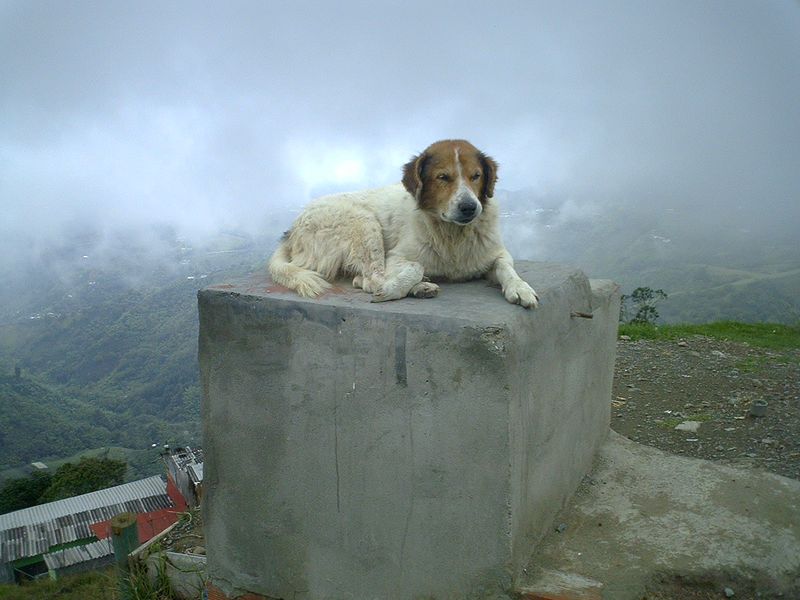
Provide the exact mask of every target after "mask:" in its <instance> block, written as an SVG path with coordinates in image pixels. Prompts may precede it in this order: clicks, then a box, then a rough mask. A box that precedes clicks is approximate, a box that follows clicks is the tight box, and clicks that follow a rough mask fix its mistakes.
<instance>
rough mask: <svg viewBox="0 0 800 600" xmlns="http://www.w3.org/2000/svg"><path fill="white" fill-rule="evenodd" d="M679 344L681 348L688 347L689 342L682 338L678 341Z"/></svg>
mask: <svg viewBox="0 0 800 600" xmlns="http://www.w3.org/2000/svg"><path fill="white" fill-rule="evenodd" d="M678 346H680V347H681V348H687V347H688V346H689V344H687V343H686V340H681V341H680V342H678Z"/></svg>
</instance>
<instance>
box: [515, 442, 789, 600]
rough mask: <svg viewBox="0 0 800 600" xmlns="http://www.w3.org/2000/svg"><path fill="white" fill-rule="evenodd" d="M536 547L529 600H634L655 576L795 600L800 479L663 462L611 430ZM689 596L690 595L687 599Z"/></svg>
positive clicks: (527, 582) (527, 581)
mask: <svg viewBox="0 0 800 600" xmlns="http://www.w3.org/2000/svg"><path fill="white" fill-rule="evenodd" d="M557 520H558V522H559V524H561V523H563V524H564V525H565V526H566V528H565V529H564V530H563V531H562V532H560V533H559V532H557V531H556V530H555V528H552V529H551V531H550V533H548V535H547V536H546V537H545V538H544V539H543V540H542V541H541V543H540V544H539V545H538V546H537V547H536V551H535V552H534V554H533V556H532V557H531V558H530V560H529V563H528V566H527V567H526V569H525V572H524V573H523V577H522V578H521V580H520V589H521V590H522V591H527V592H528V594H529V596H528V597H531V598H546V597H558V598H586V599H589V598H598V599H599V598H604V599H608V600H634V599H635V600H639V599H640V598H642V597H643V595H642V594H643V592H644V590H645V586H646V585H647V583H648V582H650V581H651V580H652V579H653V577H654V576H656V575H657V574H671V573H672V574H679V575H681V576H682V577H685V578H689V579H692V578H694V579H697V580H709V581H713V582H718V584H719V585H718V587H717V589H718V590H719V592H720V595H719V597H724V596H723V595H722V590H723V586H726V585H731V587H732V588H733V589H734V590H735V589H736V588H737V586H736V585H734V584H728V583H726V582H727V581H733V580H738V581H747V580H750V579H753V580H756V581H758V586H756V587H759V586H760V588H759V589H761V590H763V593H764V594H765V597H766V595H767V594H769V597H774V596H773V595H772V594H773V593H783V594H785V596H784V597H785V598H787V599H788V598H800V579H798V578H800V481H796V480H794V479H787V478H785V477H781V476H779V475H773V474H771V473H766V472H763V471H757V470H753V469H742V468H734V467H729V466H725V465H721V464H718V463H711V462H709V461H705V460H699V459H693V458H684V457H679V456H675V455H671V454H666V453H664V452H661V451H660V450H656V449H655V448H651V447H648V446H643V445H641V444H637V443H635V442H632V441H630V440H628V439H627V438H624V437H622V436H620V435H618V434H616V433H614V432H612V433H611V435H610V436H609V439H608V441H607V442H606V443H605V444H604V445H603V447H602V449H601V451H600V453H599V455H598V460H597V464H596V466H595V468H594V469H593V471H592V473H591V475H590V477H587V478H586V479H585V480H584V482H583V483H582V484H581V486H580V488H579V490H578V493H577V494H576V495H575V498H574V501H573V502H572V503H571V504H570V506H569V507H568V508H567V509H565V511H564V512H563V513H562V514H560V515H559V516H558V519H557ZM692 597H694V596H692Z"/></svg>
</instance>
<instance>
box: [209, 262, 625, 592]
mask: <svg viewBox="0 0 800 600" xmlns="http://www.w3.org/2000/svg"><path fill="white" fill-rule="evenodd" d="M517 267H518V271H519V272H520V275H521V276H522V277H523V278H524V279H526V280H527V281H528V282H529V283H531V285H533V287H534V288H535V289H536V290H537V292H538V293H539V296H540V298H541V304H540V307H539V308H538V309H537V310H533V311H529V310H525V309H523V308H521V307H519V306H515V305H510V304H508V303H507V302H506V301H505V300H504V299H503V298H502V296H501V294H500V292H499V290H497V289H493V288H490V287H488V286H487V284H486V282H484V281H476V282H469V283H459V284H445V285H443V286H442V291H441V293H440V295H439V297H438V298H435V299H427V300H418V299H404V300H400V301H395V302H388V303H383V304H372V303H370V302H369V296H368V295H366V294H363V293H362V292H360V291H356V290H352V288H350V287H349V286H346V285H343V286H342V287H341V288H337V289H335V290H334V291H333V292H332V293H330V294H328V295H326V296H325V297H323V298H320V299H317V300H307V299H301V298H299V297H297V296H296V295H294V294H292V293H289V292H287V291H286V290H282V289H281V288H278V287H275V286H273V285H272V284H271V283H270V282H269V281H268V280H267V279H266V275H258V276H254V277H253V278H251V279H248V280H246V281H231V282H230V283H228V284H224V285H217V286H212V287H210V288H207V289H205V290H203V291H201V292H200V293H199V308H200V366H201V380H202V384H203V393H204V403H203V423H204V449H205V459H206V461H205V481H204V485H205V490H206V495H205V497H204V505H203V508H204V519H205V528H206V547H207V551H208V568H209V575H210V578H211V580H212V581H213V583H214V584H215V585H216V586H217V587H219V588H220V589H222V590H223V591H224V592H226V593H228V594H229V595H234V594H236V593H239V592H243V591H248V592H255V593H260V594H264V595H267V596H271V597H276V598H309V599H316V598H336V599H344V598H354V599H358V600H365V599H369V598H404V599H405V598H409V599H410V598H419V597H425V598H466V597H470V596H472V597H479V598H486V597H491V596H492V595H497V594H502V593H503V592H504V591H507V590H508V589H510V588H511V587H512V586H513V584H512V581H513V580H518V579H519V578H520V576H521V574H522V568H523V567H524V565H525V563H526V560H527V558H528V556H529V554H530V551H531V549H532V548H533V547H535V542H536V540H537V539H538V538H539V537H540V536H541V535H542V534H543V533H544V532H545V531H546V530H547V529H548V528H549V527H550V526H551V524H552V518H553V516H554V515H555V514H556V513H557V512H558V511H559V510H560V509H561V508H562V507H563V506H564V505H565V502H566V501H567V500H568V498H569V497H570V496H571V494H572V493H573V492H574V490H575V489H576V487H577V486H578V484H579V482H580V480H581V478H582V477H583V475H584V474H585V473H586V472H587V471H588V470H589V469H590V467H591V464H592V460H593V457H594V454H595V451H596V450H597V448H599V446H600V445H601V444H602V443H603V441H604V439H605V437H606V434H607V431H608V421H609V411H610V391H611V380H612V376H613V362H614V353H615V348H616V344H615V342H616V328H617V317H618V310H619V292H618V290H617V287H616V286H615V285H613V284H611V283H610V282H605V281H596V282H592V284H590V282H589V281H588V280H587V279H586V277H585V276H584V275H583V274H582V273H580V272H579V271H576V270H574V269H570V268H567V267H562V266H558V265H551V264H541V263H526V262H520V263H518V265H517ZM574 311H581V312H587V313H594V318H593V319H584V318H578V317H574V316H571V313H573V312H574Z"/></svg>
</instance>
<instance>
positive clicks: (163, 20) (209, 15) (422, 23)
mask: <svg viewBox="0 0 800 600" xmlns="http://www.w3.org/2000/svg"><path fill="white" fill-rule="evenodd" d="M222 4H224V5H225V6H224V7H222V6H220V5H222ZM447 137H462V138H467V139H469V140H471V141H473V143H475V144H476V145H477V146H478V147H480V148H481V149H483V150H484V151H486V152H487V153H489V154H491V155H492V156H494V157H495V158H496V159H497V160H498V161H499V163H500V176H501V181H500V184H499V187H500V188H504V189H520V188H532V189H533V190H535V191H536V192H537V193H539V194H543V195H550V196H561V197H564V198H569V199H570V200H571V201H572V202H574V203H576V204H577V205H582V204H587V203H588V204H594V205H600V206H602V205H603V204H604V203H606V202H632V203H635V204H639V205H648V204H652V205H653V206H654V207H656V206H659V207H661V206H672V205H676V206H690V207H693V208H694V209H696V210H697V213H698V214H701V215H705V216H708V215H714V214H722V213H724V212H725V211H728V210H733V209H741V207H745V208H746V209H752V214H754V215H757V216H759V218H763V219H765V220H766V221H769V222H771V223H776V224H783V225H786V224H787V223H797V218H798V214H800V210H799V209H798V207H800V4H798V3H796V2H793V1H790V0H787V1H778V0H775V1H769V0H763V1H758V2H756V1H746V2H736V1H731V0H720V1H718V2H701V1H675V2H655V1H653V2H640V1H632V2H582V3H574V4H573V3H564V2H552V3H541V2H532V1H529V0H524V1H520V2H502V1H500V2H495V3H487V2H486V1H485V0H483V1H481V2H469V1H464V0H462V1H459V2H449V1H448V2H445V1H442V2H437V1H434V0H427V1H424V2H416V1H412V0H402V1H398V2H388V1H380V0H371V1H365V2H329V1H325V2H302V1H290V2H277V1H269V2H267V1H263V2H225V3H221V2H219V3H210V2H209V3H205V2H187V3H180V2H163V1H161V0H160V1H158V2H144V1H141V0H137V1H135V2H115V1H111V2H57V1H52V2H31V1H28V0H23V1H19V2H8V1H4V0H0V204H1V207H2V226H0V234H3V235H6V234H7V233H8V232H9V230H11V231H13V230H16V231H21V230H22V231H26V232H32V233H35V234H36V235H51V234H52V233H54V232H57V231H59V228H60V227H62V226H63V225H64V224H71V223H75V222H81V221H82V220H85V219H87V218H91V219H92V220H94V221H95V222H97V223H100V224H101V225H104V226H105V225H114V224H119V223H125V224H129V223H133V224H136V223H150V222H175V223H177V224H179V226H180V228H181V231H183V232H185V233H192V232H196V231H211V230H214V229H216V228H217V227H219V226H222V227H230V226H246V227H250V228H254V227H258V224H259V223H262V222H263V219H264V218H265V215H268V214H269V213H270V212H271V211H275V210H283V209H285V208H286V207H288V206H292V207H296V206H299V205H301V204H303V203H305V202H306V201H307V200H308V198H309V197H310V196H312V195H314V194H317V193H320V192H326V191H330V190H335V189H357V188H361V187H365V186H369V185H382V184H385V183H390V182H394V181H397V180H399V176H400V167H401V166H402V164H403V163H404V162H405V161H406V160H407V159H408V158H409V157H410V155H411V154H413V153H416V152H418V151H420V150H421V149H423V148H424V147H425V146H426V145H428V144H429V143H431V142H433V141H435V140H437V139H440V138H447Z"/></svg>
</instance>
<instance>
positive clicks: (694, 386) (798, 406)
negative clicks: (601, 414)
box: [611, 336, 800, 479]
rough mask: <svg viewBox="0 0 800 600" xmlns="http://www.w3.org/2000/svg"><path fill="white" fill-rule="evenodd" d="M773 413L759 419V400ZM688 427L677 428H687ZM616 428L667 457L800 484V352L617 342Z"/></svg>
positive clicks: (693, 341)
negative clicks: (753, 470) (754, 408)
mask: <svg viewBox="0 0 800 600" xmlns="http://www.w3.org/2000/svg"><path fill="white" fill-rule="evenodd" d="M758 400H762V401H766V402H767V407H766V414H765V415H764V416H763V417H754V416H751V414H750V408H751V405H752V403H753V402H754V401H758ZM686 422H694V423H696V424H698V425H697V427H698V428H697V430H696V431H691V429H692V428H693V427H694V424H691V425H688V426H687V425H684V427H688V430H679V429H675V427H676V426H678V425H680V424H681V423H686ZM611 427H612V429H614V430H615V431H617V432H618V433H621V434H622V435H624V436H626V437H628V438H630V439H632V440H634V441H636V442H640V443H642V444H647V445H649V446H654V447H656V448H659V449H661V450H665V451H667V452H672V453H675V454H680V455H683V456H693V457H696V458H705V459H708V460H714V461H720V462H726V463H729V464H735V465H738V466H753V467H757V468H761V469H765V470H768V471H772V472H774V473H778V474H780V475H784V476H786V477H792V478H794V479H800V352H799V351H797V350H794V351H789V352H783V353H779V352H775V351H771V350H765V349H763V348H755V347H751V346H748V345H745V344H739V343H731V342H723V341H719V340H714V339H711V338H707V337H702V336H693V337H690V338H688V339H685V340H682V341H680V342H674V341H648V340H640V341H628V340H620V341H619V343H618V345H617V364H616V369H615V376H614V390H613V395H612V413H611Z"/></svg>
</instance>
